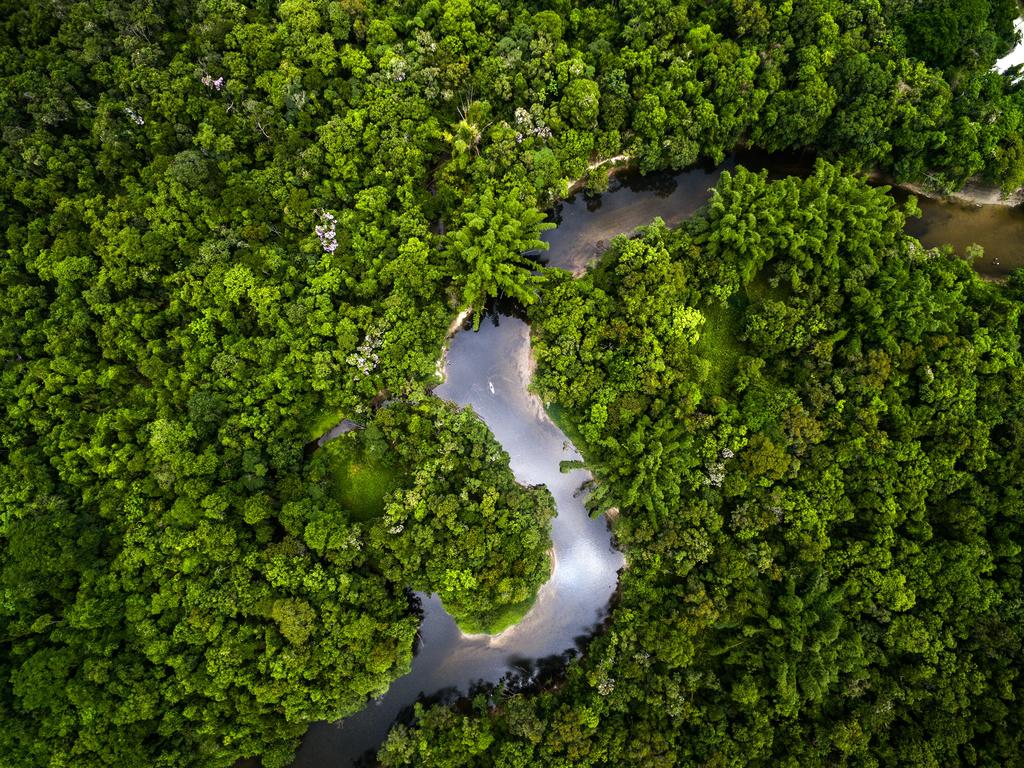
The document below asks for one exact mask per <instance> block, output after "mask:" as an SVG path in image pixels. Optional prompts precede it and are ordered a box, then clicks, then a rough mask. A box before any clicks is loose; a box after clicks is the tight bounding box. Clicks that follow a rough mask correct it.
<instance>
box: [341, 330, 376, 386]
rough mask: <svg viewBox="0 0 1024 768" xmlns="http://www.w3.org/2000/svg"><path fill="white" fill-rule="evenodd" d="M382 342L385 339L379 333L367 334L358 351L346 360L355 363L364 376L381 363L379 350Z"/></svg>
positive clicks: (351, 363) (350, 363) (357, 348)
mask: <svg viewBox="0 0 1024 768" xmlns="http://www.w3.org/2000/svg"><path fill="white" fill-rule="evenodd" d="M382 342H383V339H381V337H380V336H378V335H377V334H373V333H368V334H366V337H365V338H364V339H363V343H362V344H360V345H359V346H358V347H356V351H355V352H353V353H352V354H351V355H349V356H348V358H346V360H345V362H347V363H348V364H349V365H354V366H355V367H356V368H358V369H359V370H360V372H362V374H363V375H364V376H365V375H368V374H369V373H370V371H372V370H373V369H374V368H376V367H377V365H378V364H379V363H380V355H378V354H377V350H378V349H380V345H381V343H382Z"/></svg>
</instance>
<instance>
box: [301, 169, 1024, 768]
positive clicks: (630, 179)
mask: <svg viewBox="0 0 1024 768" xmlns="http://www.w3.org/2000/svg"><path fill="white" fill-rule="evenodd" d="M739 162H741V163H742V164H744V165H746V166H747V167H749V168H752V169H760V168H767V169H768V170H769V172H770V174H771V175H773V176H781V175H785V174H795V175H803V174H805V173H806V172H807V171H808V170H809V163H806V162H804V163H803V165H802V166H801V164H800V161H797V162H792V161H790V162H781V163H780V162H779V161H778V159H771V158H767V159H766V158H764V157H760V156H757V155H749V156H746V155H745V156H741V157H740V159H739ZM736 164H737V160H736V159H735V158H733V159H730V160H729V161H727V162H726V163H723V164H722V165H720V166H718V167H717V168H708V169H700V168H698V169H690V170H688V171H684V172H682V173H678V174H667V173H664V174H652V175H650V176H647V177H643V176H639V175H638V174H631V173H626V174H623V175H622V176H620V177H618V178H616V179H615V180H613V182H612V187H611V191H610V192H608V193H606V194H604V195H600V196H597V197H594V198H586V197H584V196H582V195H576V196H573V197H571V198H569V199H568V200H567V201H565V202H564V203H561V204H559V205H558V206H557V207H556V209H555V212H554V218H555V221H556V222H557V224H558V226H557V228H556V229H554V230H551V231H548V232H546V233H545V234H544V239H545V240H547V241H548V242H549V243H550V245H551V249H550V250H549V251H548V252H546V253H545V254H543V256H542V260H543V261H544V262H545V263H547V264H549V265H551V266H556V267H561V268H563V269H568V270H572V271H574V272H580V271H582V270H584V269H585V268H586V267H587V266H588V265H589V264H591V263H592V262H593V261H594V259H595V258H596V257H597V256H598V255H599V254H600V253H601V251H602V250H603V249H604V247H605V246H606V245H607V242H608V241H609V240H610V239H611V238H612V237H614V236H615V235H617V234H620V233H627V234H628V233H630V232H633V231H634V230H635V229H636V227H638V226H640V225H643V224H646V223H648V222H650V221H651V219H653V218H654V217H655V216H660V217H661V218H663V219H664V220H665V221H666V223H668V224H670V225H673V224H678V223H679V222H680V221H682V220H683V219H685V218H688V217H690V216H692V215H693V214H694V213H695V212H697V211H698V210H699V209H700V207H701V206H703V205H704V203H705V202H706V201H707V199H708V194H709V190H710V188H711V187H713V186H714V185H715V183H716V182H717V180H718V177H719V176H720V175H721V172H722V171H723V170H729V169H732V168H734V167H735V166H736ZM894 194H895V195H896V196H897V197H898V198H899V197H905V193H900V192H898V191H896V192H895V193H894ZM919 205H920V207H921V209H922V212H923V216H922V218H921V219H919V220H915V221H911V222H909V223H908V225H907V231H908V232H909V233H910V234H912V235H915V236H916V237H918V238H919V239H920V240H921V241H922V242H923V243H924V245H925V246H928V247H931V246H935V245H942V244H944V243H950V244H952V245H954V246H955V247H956V249H957V251H958V252H959V253H961V254H963V253H964V251H965V249H966V246H967V245H969V244H971V243H979V244H981V245H983V246H984V247H985V257H984V258H983V259H981V260H979V261H977V262H975V264H974V266H975V268H976V269H977V270H978V271H979V272H980V273H981V274H983V275H985V276H987V277H1001V276H1005V275H1006V274H1008V273H1009V272H1010V271H1012V269H1013V268H1015V267H1019V266H1024V212H1022V211H1021V210H1018V209H1012V208H1006V207H1002V206H987V207H977V206H963V205H957V204H955V203H946V202H941V201H936V200H929V199H921V200H920V201H919ZM461 320H464V316H462V317H461V318H460V322H461ZM458 327H459V325H458V324H455V325H454V326H453V330H454V329H455V328H458ZM462 327H463V329H464V330H461V331H458V332H456V333H455V334H454V336H453V337H452V339H451V342H450V345H451V346H450V349H449V350H448V351H447V353H446V356H445V358H444V360H446V363H447V379H446V380H445V383H444V384H443V385H441V386H439V387H438V388H437V389H436V390H435V393H436V394H437V395H438V396H440V397H444V398H446V399H448V400H450V401H452V402H455V403H458V404H459V405H468V406H472V407H473V409H474V411H475V412H476V413H477V414H478V415H479V416H480V417H481V418H483V420H484V421H485V422H486V423H487V425H488V426H489V427H490V429H491V431H492V432H493V433H494V435H495V437H496V438H497V440H498V442H499V443H501V445H502V447H504V449H505V450H506V451H507V452H508V454H509V456H510V463H511V467H512V470H513V471H514V472H515V474H516V477H517V479H518V480H519V481H520V482H522V483H524V484H527V485H534V484H539V483H543V484H544V485H546V486H547V487H548V489H549V490H550V491H551V492H552V494H553V495H554V497H555V501H556V503H557V508H558V516H557V517H556V518H555V520H554V523H553V526H552V528H553V530H552V538H553V542H554V556H555V563H554V572H553V574H552V577H551V579H550V580H549V581H548V582H547V583H546V584H545V585H544V586H543V587H542V588H541V590H540V592H539V594H538V597H537V602H536V604H535V605H534V607H533V608H532V609H531V610H530V612H529V613H528V614H527V615H526V617H524V618H523V620H522V621H521V622H519V623H518V624H516V625H515V626H513V627H511V628H510V629H508V630H507V631H506V632H504V633H502V634H501V635H500V636H497V637H495V638H488V637H486V636H473V637H469V636H466V635H464V634H462V633H461V632H460V631H459V629H458V627H457V626H456V625H455V622H454V621H453V620H452V619H451V617H450V616H448V614H447V613H446V612H445V611H444V609H443V608H442V607H441V604H440V601H439V600H438V599H437V598H436V597H427V596H422V605H423V610H424V619H423V624H422V626H421V628H420V637H421V642H420V646H419V649H418V651H417V654H416V657H415V659H414V660H413V666H412V671H411V672H410V673H409V674H408V675H406V676H404V677H402V678H399V679H398V680H396V681H395V682H394V683H392V685H391V687H390V688H389V690H388V692H387V694H386V695H384V696H383V697H381V698H380V699H379V700H377V701H375V702H372V703H370V704H369V705H367V707H366V708H365V709H363V710H362V711H361V712H359V713H357V714H355V715H353V716H351V717H349V718H347V719H345V720H343V721H342V722H340V723H337V724H334V725H331V724H326V723H322V724H319V725H316V726H314V727H312V728H311V729H310V731H309V734H308V735H307V737H306V739H305V741H304V742H303V745H302V748H301V750H300V751H299V754H298V755H297V758H296V762H295V765H296V766H297V768H307V767H309V768H312V767H314V766H315V767H316V768H327V767H328V766H330V767H331V768H344V767H345V766H351V765H355V764H356V763H357V762H358V761H359V759H360V758H361V757H362V756H365V755H366V754H368V753H371V754H372V752H373V751H374V750H376V749H377V747H379V745H380V744H381V743H382V742H383V740H384V737H385V736H386V735H387V732H388V730H389V729H390V728H391V726H392V724H393V723H394V722H395V720H396V718H397V717H399V716H400V715H401V713H402V712H403V711H406V710H408V708H409V707H411V705H412V704H413V703H415V702H416V701H417V700H418V699H419V698H420V697H421V696H428V697H434V696H442V697H443V696H445V695H451V696H458V695H464V694H465V693H467V692H468V691H469V689H470V688H471V687H472V686H473V685H474V684H475V683H479V682H497V681H499V680H500V679H502V678H503V677H506V676H517V677H519V678H520V679H523V680H530V679H536V678H537V677H538V676H540V675H543V673H544V671H545V669H546V668H554V669H556V670H557V669H560V668H561V667H562V666H563V665H564V656H565V652H567V651H570V652H571V651H572V650H573V649H574V648H575V646H577V645H578V644H579V642H580V641H582V640H583V639H585V638H586V637H587V636H589V635H590V634H592V632H593V630H594V629H595V627H596V626H597V624H598V622H599V621H600V620H601V618H602V617H603V615H604V612H605V610H606V608H607V605H608V601H609V598H610V597H611V595H612V594H613V592H614V590H615V587H616V583H617V572H618V569H619V568H620V566H621V565H622V562H623V561H622V556H621V554H620V553H619V552H617V551H615V550H614V549H613V548H612V546H611V543H610V533H609V531H608V528H607V525H606V523H605V521H604V520H591V519H590V518H589V517H588V515H587V513H586V510H585V509H584V506H583V502H584V497H583V494H581V493H579V491H580V488H581V486H582V485H583V483H584V481H586V480H587V479H588V478H589V474H588V473H587V472H585V471H583V470H576V471H574V472H571V473H568V474H562V473H561V472H559V462H561V461H562V460H565V459H572V458H578V454H577V453H576V450H575V448H574V447H573V446H572V445H571V443H570V442H569V441H568V439H567V438H566V437H565V435H564V434H563V433H562V432H561V431H560V430H559V429H558V427H556V426H555V425H554V424H553V423H552V422H551V420H550V419H549V418H548V417H547V414H546V413H545V412H544V408H543V406H542V404H541V403H540V402H539V400H538V399H537V397H536V396H534V395H533V394H532V393H530V391H529V382H530V369H531V365H530V340H529V327H528V326H527V325H526V323H525V322H523V321H522V320H521V319H518V318H516V317H512V316H510V315H507V314H501V313H496V312H492V313H491V314H489V315H488V316H487V317H485V318H483V320H482V322H481V324H480V330H479V331H478V332H476V333H471V332H468V331H466V330H465V328H466V327H467V326H466V325H465V324H463V325H462ZM545 662H548V663H545Z"/></svg>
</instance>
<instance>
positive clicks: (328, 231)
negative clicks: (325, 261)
mask: <svg viewBox="0 0 1024 768" xmlns="http://www.w3.org/2000/svg"><path fill="white" fill-rule="evenodd" d="M317 213H318V214H319V216H320V223H319V224H317V226H316V229H314V230H313V231H314V232H315V233H316V236H317V237H318V238H319V239H320V247H321V248H323V249H324V253H334V252H335V251H336V250H337V249H338V232H337V229H336V227H337V225H338V220H337V219H335V218H334V214H333V213H331V212H330V211H324V210H320V211H317Z"/></svg>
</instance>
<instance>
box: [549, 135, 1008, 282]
mask: <svg viewBox="0 0 1024 768" xmlns="http://www.w3.org/2000/svg"><path fill="white" fill-rule="evenodd" d="M813 162H814V161H813V159H811V158H808V157H799V156H792V157H779V156H774V155H764V154H760V153H756V152H746V153H740V154H738V155H736V156H734V157H731V158H730V159H728V160H727V161H726V162H725V163H723V164H722V165H720V166H718V167H716V168H695V169H690V170H686V171H682V172H681V173H677V174H671V173H655V174H649V175H647V176H640V175H639V174H635V173H625V174H622V175H620V176H619V177H617V178H616V179H613V181H612V183H611V186H610V187H609V191H608V192H607V193H605V194H603V195H599V196H597V197H595V198H587V197H586V196H584V195H583V194H577V195H574V196H572V197H570V198H569V199H568V200H566V201H564V202H562V203H560V204H559V205H558V206H556V208H555V211H554V216H553V220H554V221H555V222H556V223H558V227H557V229H553V230H549V231H548V232H545V233H544V237H543V239H544V240H546V241H547V242H548V243H550V245H551V249H550V250H549V251H547V252H546V253H544V254H541V257H540V258H541V261H543V262H544V263H545V264H547V265H548V266H552V267H560V268H562V269H568V270H570V271H573V272H576V273H579V272H581V271H582V270H583V269H584V268H585V267H586V265H587V264H590V263H591V262H592V261H593V260H594V259H595V258H596V257H597V256H598V255H600V253H601V252H602V251H603V250H604V249H605V247H606V246H607V244H608V241H610V240H611V239H612V238H613V237H615V235H617V234H620V233H626V234H629V233H631V232H633V231H634V230H635V229H636V228H637V227H639V226H642V225H644V224H647V223H649V222H650V221H651V219H653V218H654V217H655V216H660V217H661V218H662V219H664V220H665V223H666V224H668V225H669V226H674V225H676V224H678V223H679V222H681V221H683V220H684V219H687V218H689V217H690V216H692V215H693V214H694V213H696V212H697V211H698V210H699V209H700V208H701V206H703V205H704V204H705V203H706V202H707V201H708V198H709V196H710V192H711V188H712V187H714V186H715V184H716V183H717V182H718V178H719V176H721V174H722V171H724V170H732V169H734V168H735V167H736V165H738V164H739V165H743V166H745V167H747V168H749V169H751V170H756V171H760V170H764V169H767V170H768V175H769V177H771V178H781V177H783V176H787V175H796V176H804V175H806V174H807V173H808V172H809V170H810V169H811V167H812V166H813ZM892 194H893V196H894V197H895V198H896V199H897V200H899V201H900V202H903V201H905V200H906V199H907V197H909V194H908V193H907V192H904V191H902V190H899V189H894V190H893V191H892ZM917 203H918V206H919V207H920V208H921V214H922V216H921V218H919V219H911V220H910V221H909V222H908V223H907V232H908V234H911V235H913V236H914V237H916V238H918V239H919V240H920V241H921V243H922V244H923V245H924V246H925V247H926V248H933V247H936V246H941V245H947V244H948V245H952V246H953V248H954V249H955V250H956V252H957V253H958V254H959V255H961V256H965V255H966V253H967V247H968V246H969V245H972V244H977V245H981V246H982V247H983V248H984V250H985V252H984V256H982V257H981V258H980V259H978V260H976V261H975V262H974V263H973V265H974V268H975V270H977V272H978V273H979V274H981V275H982V276H984V277H990V278H1004V277H1006V276H1007V275H1009V274H1010V273H1011V272H1013V271H1014V270H1015V269H1017V268H1019V267H1024V208H1019V207H1018V208H1008V207H1005V206H999V205H990V206H975V205H967V204H963V203H956V202H944V201H940V200H932V199H929V198H926V197H920V196H918V198H917Z"/></svg>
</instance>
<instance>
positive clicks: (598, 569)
mask: <svg viewBox="0 0 1024 768" xmlns="http://www.w3.org/2000/svg"><path fill="white" fill-rule="evenodd" d="M529 380H530V339H529V327H528V326H527V324H526V323H525V322H523V321H522V320H520V319H518V318H515V317H511V316H509V315H499V314H491V315H489V316H488V317H486V318H485V319H484V320H483V322H481V323H480V330H479V331H478V332H477V333H472V332H470V331H468V330H463V331H462V332H459V333H457V334H456V335H455V336H454V338H453V339H452V341H451V348H450V350H449V352H448V365H447V380H446V381H445V383H444V384H442V385H441V386H439V387H438V388H437V389H436V390H434V392H435V394H437V395H438V396H440V397H443V398H445V399H446V400H450V401H452V402H454V403H458V404H459V405H468V406H472V408H473V410H474V411H475V412H476V413H477V414H478V415H479V416H480V417H481V418H482V419H483V420H484V421H485V422H486V423H487V426H488V427H490V429H491V432H493V433H494V436H495V437H496V438H497V440H498V442H499V443H501V445H502V447H503V448H504V449H505V450H506V451H507V452H508V454H509V457H510V465H511V467H512V471H513V472H514V473H515V476H516V479H517V480H519V482H521V483H523V484H524V485H538V484H544V485H546V486H547V488H548V490H549V491H551V493H552V495H553V496H554V497H555V503H556V505H557V508H558V516H557V517H556V518H555V520H554V521H553V523H552V530H551V538H552V542H553V544H554V558H555V562H554V569H553V573H552V576H551V578H550V579H549V580H548V581H547V583H545V584H544V585H543V586H542V587H541V588H540V591H539V592H538V594H537V602H536V603H535V604H534V606H533V608H532V609H531V610H530V612H529V613H527V614H526V616H525V617H524V618H523V619H522V621H520V622H519V623H518V624H515V625H514V626H512V627H510V628H509V629H507V630H506V631H505V632H503V633H501V634H500V635H497V636H494V637H489V636H486V635H483V636H469V637H467V636H465V635H462V634H461V633H460V632H459V629H458V627H456V625H455V622H454V621H452V619H451V617H450V616H448V614H447V613H445V611H444V609H443V608H442V607H441V603H440V601H439V600H438V599H437V598H436V597H432V596H430V597H428V596H425V595H421V596H420V597H421V600H422V607H423V612H424V619H423V624H422V626H421V628H420V637H421V643H420V647H419V649H418V652H417V654H416V657H415V658H414V660H413V665H412V671H411V672H410V673H409V674H408V675H406V676H405V677H402V678H399V679H398V680H396V681H395V682H394V683H392V685H391V688H390V689H389V690H388V692H387V694H386V695H385V696H384V697H382V698H381V699H380V700H379V701H377V702H376V703H373V704H371V705H369V706H368V707H367V708H366V709H364V710H363V711H361V712H359V713H358V714H356V715H353V716H352V717H349V718H347V719H346V720H344V721H342V722H341V723H338V724H336V725H326V724H321V725H317V726H314V727H312V728H311V729H310V731H309V734H308V735H307V736H306V738H305V740H304V741H303V744H302V748H301V749H300V751H299V753H298V755H297V758H296V762H295V765H296V766H299V767H300V768H303V767H305V766H317V768H326V767H327V766H331V767H334V766H337V767H338V768H341V766H350V765H353V764H355V761H356V760H357V759H358V758H359V757H360V756H362V755H365V753H367V752H368V751H372V750H374V749H375V748H376V747H377V746H378V745H380V743H381V742H382V741H383V740H384V737H385V736H386V735H387V732H388V730H389V728H390V727H391V724H392V723H393V722H394V721H395V719H396V717H398V716H399V715H400V714H401V713H402V711H403V710H405V709H406V708H408V707H409V706H411V705H412V704H413V703H414V702H415V701H416V700H417V698H418V697H419V696H420V695H421V694H425V695H427V696H431V697H434V696H438V695H440V697H441V699H442V700H443V699H446V698H456V697H458V695H462V694H465V693H467V692H469V691H470V690H471V689H472V688H473V687H474V686H475V685H477V684H479V683H496V682H498V681H500V680H502V679H503V678H509V679H510V681H511V682H512V684H513V685H528V684H530V683H535V682H537V681H538V680H541V679H543V678H545V677H546V676H549V675H550V674H551V673H552V671H553V670H561V669H563V668H564V663H565V660H566V655H567V654H569V655H571V654H575V653H576V651H577V649H578V648H579V647H580V646H581V645H582V644H583V643H584V642H585V641H586V639H587V638H588V637H590V636H591V635H592V634H593V632H594V630H595V629H596V628H597V627H598V626H599V624H600V622H601V620H602V619H603V618H604V615H605V611H606V609H607V606H608V602H609V600H610V599H611V596H612V594H613V593H614V591H615V587H616V585H617V582H618V570H619V568H620V567H621V566H622V564H623V559H622V555H621V553H619V552H618V551H617V550H615V549H614V548H613V547H612V545H611V533H610V532H609V530H608V526H607V523H606V522H605V520H604V519H598V520H592V519H591V518H590V517H589V516H588V515H587V512H586V509H585V508H584V494H582V493H580V489H581V486H582V485H583V483H584V482H586V481H587V480H589V479H590V473H589V472H587V471H585V470H575V471H573V472H569V473H565V474H563V473H561V472H559V463H560V462H561V461H565V460H570V459H579V458H580V456H579V454H578V453H577V452H576V449H575V448H574V447H573V446H572V444H571V443H570V442H569V440H568V439H567V438H566V436H565V435H564V434H563V433H562V432H561V430H559V429H558V427H556V426H555V425H554V424H553V423H552V422H551V420H550V419H549V418H548V416H547V414H546V413H545V412H544V408H543V406H542V404H541V402H540V400H539V399H538V398H537V397H535V396H534V395H532V394H530V393H529V392H528V391H527V386H528V384H529Z"/></svg>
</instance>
